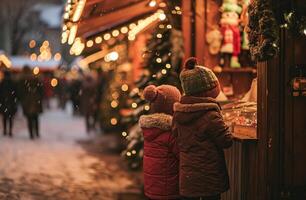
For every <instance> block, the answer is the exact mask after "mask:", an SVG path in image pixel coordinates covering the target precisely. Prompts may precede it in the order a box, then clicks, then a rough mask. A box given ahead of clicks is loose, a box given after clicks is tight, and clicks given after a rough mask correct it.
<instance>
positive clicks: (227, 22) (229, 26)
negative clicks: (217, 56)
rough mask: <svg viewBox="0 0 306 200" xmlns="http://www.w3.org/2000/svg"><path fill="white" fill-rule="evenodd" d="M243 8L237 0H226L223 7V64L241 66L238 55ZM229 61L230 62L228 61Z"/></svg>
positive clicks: (221, 22)
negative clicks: (240, 16) (240, 17)
mask: <svg viewBox="0 0 306 200" xmlns="http://www.w3.org/2000/svg"><path fill="white" fill-rule="evenodd" d="M241 11H242V8H241V7H240V6H239V5H238V3H237V0H224V2H223V4H222V7H221V12H222V15H221V21H220V24H221V33H222V36H223V41H222V46H221V50H220V52H221V53H222V59H221V63H220V64H221V66H225V67H228V66H231V67H240V63H239V61H238V56H239V54H240V48H241V36H240V29H239V22H240V19H239V14H240V13H241ZM227 61H229V62H227Z"/></svg>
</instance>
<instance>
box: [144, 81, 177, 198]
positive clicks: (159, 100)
mask: <svg viewBox="0 0 306 200" xmlns="http://www.w3.org/2000/svg"><path fill="white" fill-rule="evenodd" d="M143 95H144V98H145V99H146V100H147V101H149V102H150V103H151V105H150V106H151V113H152V114H149V115H143V116H141V117H140V119H139V124H140V127H141V129H142V131H143V136H144V158H143V171H144V190H145V195H146V196H147V197H148V198H149V199H154V200H157V199H168V200H170V199H178V198H179V160H178V151H177V146H176V140H175V137H173V135H172V132H171V127H172V114H173V104H174V103H176V102H179V100H180V97H181V94H180V91H179V90H178V89H177V88H175V87H173V86H170V85H161V86H158V87H155V86H154V85H150V86H148V87H146V88H145V90H144V93H143Z"/></svg>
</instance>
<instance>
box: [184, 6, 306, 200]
mask: <svg viewBox="0 0 306 200" xmlns="http://www.w3.org/2000/svg"><path fill="white" fill-rule="evenodd" d="M224 2H225V1H224ZM253 2H255V3H257V5H258V3H262V2H263V1H255V0H253ZM271 2H272V5H278V6H279V8H276V12H277V11H278V10H280V8H281V6H284V5H288V6H287V8H286V9H288V10H289V11H290V9H297V8H301V9H302V8H305V6H306V5H305V2H303V1H291V2H289V3H287V4H286V3H284V2H285V1H282V2H281V3H280V2H278V1H271ZM264 3H265V2H264ZM273 3H274V4H273ZM262 4H263V3H262ZM221 6H222V1H211V0H184V1H183V31H184V41H185V55H186V57H189V56H196V57H197V58H198V59H199V60H200V61H201V64H204V65H206V66H209V67H212V68H213V67H214V66H215V65H218V59H219V58H218V57H216V56H214V55H211V54H210V53H209V52H208V51H207V50H205V49H208V48H209V44H208V43H207V42H205V40H204V39H203V38H206V35H207V33H209V32H210V31H211V30H212V29H213V27H212V26H211V24H213V23H218V21H219V19H220V12H219V10H220V7H221ZM255 9H256V7H255ZM257 9H258V7H257ZM261 9H263V10H257V13H260V12H263V11H264V9H268V8H267V7H261ZM291 12H292V13H293V14H294V13H298V12H294V11H291ZM293 14H291V15H293ZM289 16H290V14H289ZM303 19H304V18H303ZM289 23H290V20H289V21H288V22H287V23H285V26H280V28H279V27H278V28H277V27H276V28H275V29H274V32H275V37H277V38H279V49H278V50H279V51H278V53H277V54H276V56H274V57H273V58H267V59H261V61H260V62H257V64H256V68H253V67H252V68H249V66H242V68H223V69H222V70H223V71H220V72H219V73H220V74H219V77H220V75H222V76H223V77H224V76H228V74H231V75H230V76H231V79H229V80H230V81H232V84H233V85H234V87H233V89H234V93H236V94H238V95H239V94H241V93H244V92H246V88H248V87H249V86H250V82H251V79H250V78H253V77H256V74H257V82H258V84H257V85H258V86H257V88H258V89H257V93H258V98H257V133H256V138H252V137H246V136H245V135H240V134H237V132H236V131H235V130H234V134H235V142H234V145H233V147H232V148H231V149H229V150H227V151H226V160H227V165H228V169H229V173H230V180H231V189H230V191H228V192H227V193H226V194H224V195H223V197H222V199H224V200H225V199H226V200H227V199H230V200H239V199H241V200H246V199H247V200H258V199H263V200H270V199H273V200H274V199H275V200H279V199H306V174H305V169H306V159H305V156H304V155H305V152H306V123H305V122H306V121H305V120H306V116H305V113H306V112H305V111H306V99H305V96H306V92H305V89H306V88H305V82H306V73H305V71H306V69H305V68H306V67H305V60H304V59H303V58H304V57H303V54H304V50H303V49H305V47H306V37H305V33H306V32H305V31H304V32H303V30H306V29H302V32H301V34H292V33H291V32H290V30H288V29H289V28H288V29H286V28H287V27H288V26H290V25H288V24H289ZM257 28H258V29H259V27H257ZM304 28H306V27H304ZM272 30H273V29H272ZM278 30H279V31H278ZM251 32H252V31H251ZM253 32H255V31H254V30H253ZM261 37H263V36H262V35H261ZM272 45H273V44H272ZM254 75H255V76H254ZM221 84H223V86H224V84H226V82H224V79H223V78H221ZM245 86H247V87H245ZM244 132H247V130H244Z"/></svg>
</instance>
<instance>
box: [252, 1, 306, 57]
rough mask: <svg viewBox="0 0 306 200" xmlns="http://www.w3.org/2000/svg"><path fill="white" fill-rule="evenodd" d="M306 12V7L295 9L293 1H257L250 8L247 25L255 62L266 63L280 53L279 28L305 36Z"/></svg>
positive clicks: (303, 5) (299, 6)
mask: <svg viewBox="0 0 306 200" xmlns="http://www.w3.org/2000/svg"><path fill="white" fill-rule="evenodd" d="M272 5H273V6H272ZM305 10H306V5H305V3H300V5H296V4H295V3H294V2H293V1H292V0H254V1H253V2H252V3H251V5H250V6H249V16H250V20H249V25H248V35H249V40H250V52H251V55H252V59H253V60H255V61H265V60H269V59H271V58H273V57H274V56H275V55H276V54H277V53H278V50H279V48H278V46H279V44H278V41H279V29H280V28H283V29H287V30H288V32H289V33H291V34H293V35H306V12H305Z"/></svg>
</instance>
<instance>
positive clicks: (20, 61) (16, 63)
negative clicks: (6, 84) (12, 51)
mask: <svg viewBox="0 0 306 200" xmlns="http://www.w3.org/2000/svg"><path fill="white" fill-rule="evenodd" d="M11 61H12V68H15V69H21V68H23V67H24V66H25V65H28V66H29V67H30V68H34V67H39V68H41V69H55V68H57V67H58V66H59V65H60V64H61V61H56V60H54V59H51V60H49V61H32V60H31V59H30V58H28V57H25V56H12V57H11Z"/></svg>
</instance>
